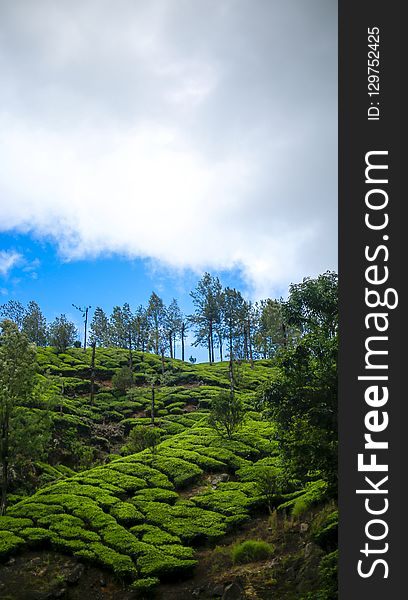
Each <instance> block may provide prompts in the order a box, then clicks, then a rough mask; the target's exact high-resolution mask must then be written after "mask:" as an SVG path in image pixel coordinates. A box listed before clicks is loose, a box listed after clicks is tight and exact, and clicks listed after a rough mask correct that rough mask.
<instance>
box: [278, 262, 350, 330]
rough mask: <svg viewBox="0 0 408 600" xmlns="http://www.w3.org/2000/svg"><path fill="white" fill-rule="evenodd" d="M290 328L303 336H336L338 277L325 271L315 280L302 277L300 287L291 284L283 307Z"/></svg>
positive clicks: (332, 272)
mask: <svg viewBox="0 0 408 600" xmlns="http://www.w3.org/2000/svg"><path fill="white" fill-rule="evenodd" d="M283 310H284V314H285V317H286V320H287V322H288V323H289V324H290V325H294V326H296V327H299V328H300V329H301V331H302V332H303V333H308V332H311V331H314V330H319V331H324V332H325V333H326V334H327V335H328V336H330V337H331V336H333V335H335V334H336V332H337V326H338V275H337V273H335V272H334V271H326V272H325V273H323V274H322V275H319V276H318V277H317V278H316V279H311V278H310V277H305V278H304V279H303V281H302V283H298V284H292V285H291V286H290V288H289V299H288V301H287V302H285V303H284V305H283Z"/></svg>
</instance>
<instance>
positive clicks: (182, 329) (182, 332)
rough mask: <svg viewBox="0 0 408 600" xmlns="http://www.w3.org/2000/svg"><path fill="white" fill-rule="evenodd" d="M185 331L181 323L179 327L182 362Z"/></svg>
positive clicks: (182, 358)
mask: <svg viewBox="0 0 408 600" xmlns="http://www.w3.org/2000/svg"><path fill="white" fill-rule="evenodd" d="M185 330H186V326H185V324H184V323H183V324H182V326H181V360H182V361H184V333H185Z"/></svg>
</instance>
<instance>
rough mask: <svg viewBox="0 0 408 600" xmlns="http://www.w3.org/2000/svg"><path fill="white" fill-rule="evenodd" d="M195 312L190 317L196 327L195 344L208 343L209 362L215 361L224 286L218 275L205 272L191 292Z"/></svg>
mask: <svg viewBox="0 0 408 600" xmlns="http://www.w3.org/2000/svg"><path fill="white" fill-rule="evenodd" d="M190 296H191V297H192V299H193V304H194V306H195V312H194V314H193V315H192V316H191V317H190V321H191V323H192V324H193V325H194V327H195V333H196V339H195V342H194V345H195V346H199V345H206V346H207V348H208V358H209V363H210V364H212V363H213V362H214V328H215V324H216V323H217V322H218V320H219V318H220V302H221V297H222V286H221V283H220V280H219V278H218V277H213V276H212V275H210V274H209V273H204V275H203V276H202V278H201V279H200V281H199V282H198V284H197V286H196V288H195V290H193V291H192V292H190Z"/></svg>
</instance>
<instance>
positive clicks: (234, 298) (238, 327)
mask: <svg viewBox="0 0 408 600" xmlns="http://www.w3.org/2000/svg"><path fill="white" fill-rule="evenodd" d="M223 296H224V298H223V300H224V301H223V307H224V309H223V321H224V324H225V331H226V335H227V338H228V348H229V358H230V361H232V360H234V357H235V356H236V355H240V354H241V352H240V346H241V344H240V341H241V336H242V334H243V332H244V330H245V313H244V306H245V305H244V299H243V297H242V295H241V292H239V291H238V290H236V289H235V288H234V289H231V288H229V287H227V288H225V290H224V294H223Z"/></svg>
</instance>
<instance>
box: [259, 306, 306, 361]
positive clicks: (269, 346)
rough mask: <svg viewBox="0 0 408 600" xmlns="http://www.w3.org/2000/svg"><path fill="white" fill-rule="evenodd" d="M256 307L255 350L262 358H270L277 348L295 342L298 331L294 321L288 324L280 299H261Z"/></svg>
mask: <svg viewBox="0 0 408 600" xmlns="http://www.w3.org/2000/svg"><path fill="white" fill-rule="evenodd" d="M257 308H258V327H257V330H256V334H255V345H256V350H257V353H258V354H259V355H260V356H262V357H263V358H271V357H272V356H274V355H275V354H276V352H277V350H278V349H279V348H282V347H287V346H289V345H292V344H293V343H295V342H296V340H297V339H298V337H299V334H300V331H299V328H298V327H296V325H295V323H294V322H293V323H292V324H291V325H289V323H288V316H287V314H286V310H285V305H284V303H283V301H282V300H271V299H270V298H268V299H267V300H261V302H260V304H259V305H258V307H257Z"/></svg>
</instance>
